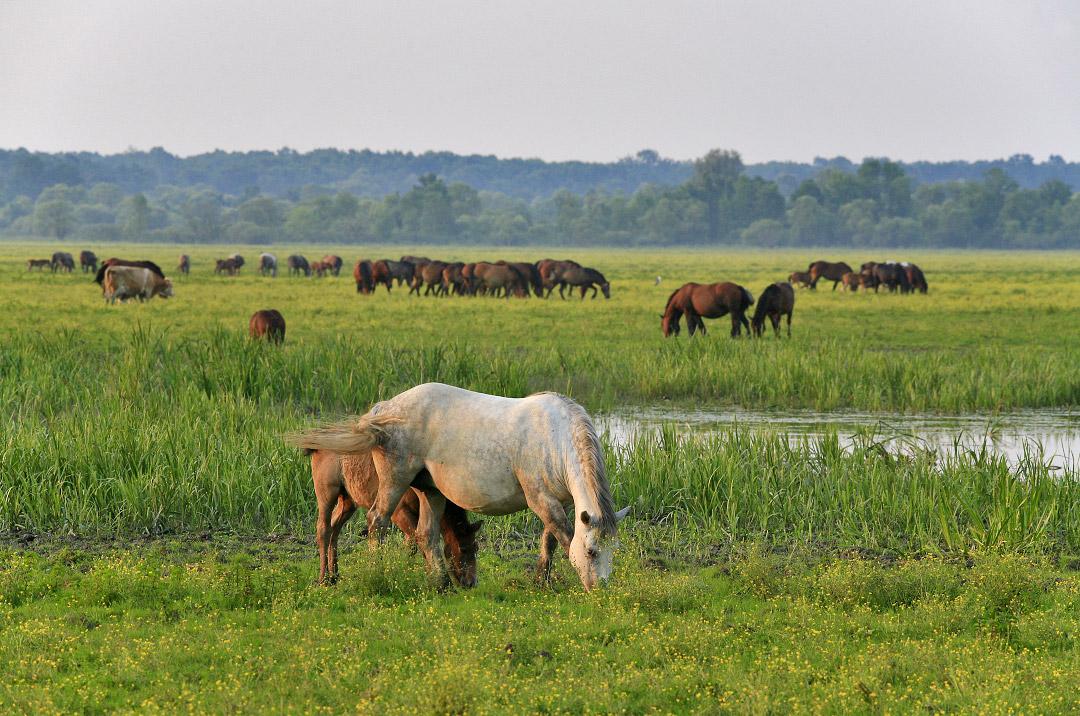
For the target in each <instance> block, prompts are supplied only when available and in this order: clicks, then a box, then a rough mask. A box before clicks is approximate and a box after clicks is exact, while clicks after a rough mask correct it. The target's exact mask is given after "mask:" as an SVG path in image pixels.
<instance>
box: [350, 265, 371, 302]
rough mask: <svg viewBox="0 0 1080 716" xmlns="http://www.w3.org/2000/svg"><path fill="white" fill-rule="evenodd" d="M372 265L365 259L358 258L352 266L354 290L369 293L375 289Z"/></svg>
mask: <svg viewBox="0 0 1080 716" xmlns="http://www.w3.org/2000/svg"><path fill="white" fill-rule="evenodd" d="M374 273H375V272H374V267H373V266H372V265H371V262H370V261H368V260H367V259H360V260H359V261H357V262H356V265H355V266H353V272H352V275H353V280H354V281H356V292H357V293H363V294H369V293H371V292H372V291H374V290H375V278H374Z"/></svg>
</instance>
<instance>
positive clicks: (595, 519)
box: [570, 498, 630, 592]
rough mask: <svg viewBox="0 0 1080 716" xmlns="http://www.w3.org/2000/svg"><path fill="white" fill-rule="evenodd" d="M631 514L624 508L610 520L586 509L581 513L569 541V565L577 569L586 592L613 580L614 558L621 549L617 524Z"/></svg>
mask: <svg viewBox="0 0 1080 716" xmlns="http://www.w3.org/2000/svg"><path fill="white" fill-rule="evenodd" d="M608 499H609V500H610V498H608ZM605 511H606V510H605ZM629 511H630V508H629V507H624V508H623V509H621V510H619V511H618V512H615V513H614V514H613V515H609V516H608V517H607V518H605V517H603V516H602V515H594V514H592V513H590V512H587V511H586V510H582V511H581V512H579V513H578V515H577V524H576V525H574V538H573V539H572V540H571V541H570V564H572V565H573V566H574V569H575V570H577V573H578V577H580V578H581V586H583V587H585V591H587V592H588V591H591V590H592V589H594V588H595V587H596V586H597V585H598V584H601V583H604V582H607V580H608V579H609V578H610V577H611V557H612V554H613V553H614V550H615V548H616V547H618V546H619V545H618V540H617V539H616V537H615V535H616V525H617V524H618V523H619V522H621V521H622V518H623V517H626V514H627V513H628V512H629Z"/></svg>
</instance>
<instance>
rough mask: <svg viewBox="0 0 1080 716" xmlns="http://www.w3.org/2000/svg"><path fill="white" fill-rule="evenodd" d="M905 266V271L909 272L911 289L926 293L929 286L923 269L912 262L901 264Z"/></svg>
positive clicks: (908, 277)
mask: <svg viewBox="0 0 1080 716" xmlns="http://www.w3.org/2000/svg"><path fill="white" fill-rule="evenodd" d="M900 265H901V266H903V267H904V273H906V274H907V279H908V284H910V286H911V291H913V292H914V291H918V292H919V293H926V292H927V290H928V289H929V286H927V285H926V276H924V275H923V272H922V269H921V268H919V267H918V266H916V265H915V264H911V263H903V264H900Z"/></svg>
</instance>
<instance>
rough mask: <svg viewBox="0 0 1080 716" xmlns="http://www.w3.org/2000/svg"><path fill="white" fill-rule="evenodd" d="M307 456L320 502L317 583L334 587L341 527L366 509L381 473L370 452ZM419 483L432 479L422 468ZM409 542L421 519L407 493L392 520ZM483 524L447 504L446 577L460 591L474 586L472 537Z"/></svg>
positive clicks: (413, 497) (444, 531)
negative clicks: (448, 571)
mask: <svg viewBox="0 0 1080 716" xmlns="http://www.w3.org/2000/svg"><path fill="white" fill-rule="evenodd" d="M306 452H308V453H309V454H310V455H311V479H312V482H314V484H315V498H316V500H317V501H318V503H319V518H318V522H317V523H316V530H315V534H316V540H317V541H318V543H319V582H320V583H323V584H333V583H334V582H336V581H337V578H338V559H337V541H338V535H339V534H341V528H342V527H344V526H345V523H346V522H348V521H349V518H350V517H352V516H353V513H354V512H356V508H357V507H363V508H364V509H369V508H370V507H371V506H372V505H373V504H375V496H376V494H377V493H378V491H379V475H378V473H377V472H376V471H375V463H374V462H373V461H372V459H371V453H370V452H368V453H364V454H361V455H338V454H336V453H332V452H328V451H326V450H313V451H311V450H309V451H306ZM417 478H418V479H427V480H429V481H430V479H431V477H430V475H428V473H427V470H422V471H421V472H420V474H419V475H417ZM391 519H392V520H393V521H394V524H395V525H397V526H398V529H400V530H401V531H402V532H404V533H405V537H406V539H407V540H409V541H410V542H413V543H414V544H415V542H416V527H417V524H418V523H419V521H420V500H419V499H418V498H417V496H416V493H415V492H414V491H413V490H408V491H406V492H405V495H404V496H403V497H402V498H401V501H400V502H399V503H398V506H397V509H396V510H394V514H393V516H392V517H391ZM482 524H483V523H481V522H475V523H472V524H470V523H469V519H468V513H467V512H466V511H465V510H463V509H461V508H460V507H458V506H457V505H455V504H454V503H452V502H450V501H447V503H446V510H445V512H443V516H442V522H441V524H440V527H441V528H442V537H443V543H444V545H445V547H444V551H445V555H446V558H447V561H448V562H449V563H450V574H451V576H453V578H454V581H456V582H457V583H458V584H460V585H461V586H462V587H475V586H476V547H477V545H476V535H477V533H478V532H479V531H480V527H481V526H482Z"/></svg>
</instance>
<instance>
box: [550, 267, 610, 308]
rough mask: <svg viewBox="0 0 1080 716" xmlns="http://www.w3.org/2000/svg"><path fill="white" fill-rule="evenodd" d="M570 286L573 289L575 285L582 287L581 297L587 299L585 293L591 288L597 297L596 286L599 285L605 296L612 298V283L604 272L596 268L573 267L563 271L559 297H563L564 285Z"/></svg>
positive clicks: (593, 294)
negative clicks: (605, 276)
mask: <svg viewBox="0 0 1080 716" xmlns="http://www.w3.org/2000/svg"><path fill="white" fill-rule="evenodd" d="M564 286H569V287H570V289H571V291H572V290H573V289H574V288H575V287H580V288H581V298H582V300H584V299H585V293H586V292H587V291H588V290H589V289H590V288H591V289H592V297H593V298H596V287H597V286H599V287H600V290H601V291H602V292H603V294H604V298H611V284H610V283H608V280H607V279H606V278H604V274H602V273H600V272H599V271H597V270H596V269H594V268H588V267H586V266H577V267H571V268H568V269H567V270H565V271H563V273H562V276H561V277H560V279H559V297H560V298H562V295H563V287H564Z"/></svg>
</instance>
